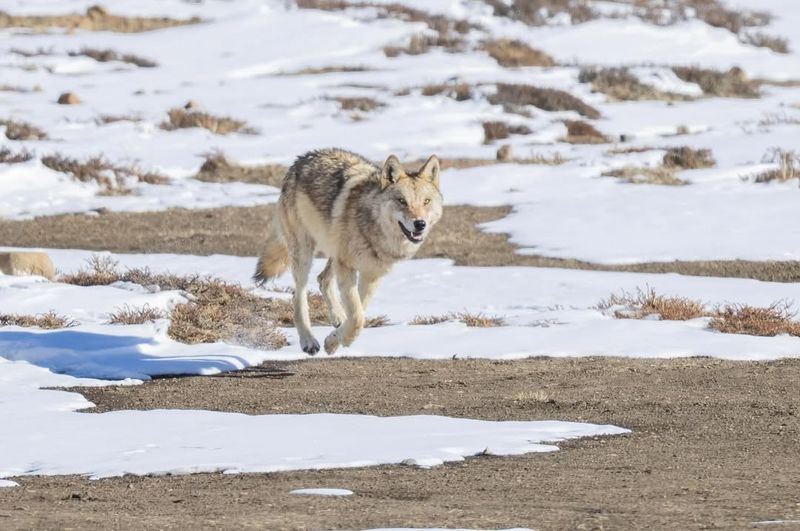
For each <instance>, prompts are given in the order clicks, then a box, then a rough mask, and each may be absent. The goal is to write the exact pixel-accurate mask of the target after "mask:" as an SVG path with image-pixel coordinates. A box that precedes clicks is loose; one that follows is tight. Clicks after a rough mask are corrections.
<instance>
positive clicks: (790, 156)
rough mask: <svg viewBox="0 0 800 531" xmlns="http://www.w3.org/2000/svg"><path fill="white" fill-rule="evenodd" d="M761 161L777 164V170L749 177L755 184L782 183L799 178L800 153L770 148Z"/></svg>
mask: <svg viewBox="0 0 800 531" xmlns="http://www.w3.org/2000/svg"><path fill="white" fill-rule="evenodd" d="M763 161H764V162H772V163H777V164H778V168H776V169H771V170H766V171H763V172H761V173H759V174H757V175H755V176H753V177H751V179H752V180H753V181H755V182H757V183H768V182H772V181H779V182H782V181H788V180H790V179H794V178H795V177H800V153H798V152H796V151H793V150H787V149H781V148H772V149H770V150H769V151H768V152H767V154H766V155H764V158H763Z"/></svg>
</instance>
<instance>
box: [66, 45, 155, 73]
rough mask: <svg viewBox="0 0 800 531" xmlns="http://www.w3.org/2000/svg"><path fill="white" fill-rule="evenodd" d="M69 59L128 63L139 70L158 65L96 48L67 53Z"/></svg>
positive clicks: (140, 58)
mask: <svg viewBox="0 0 800 531" xmlns="http://www.w3.org/2000/svg"><path fill="white" fill-rule="evenodd" d="M69 55H70V56H71V57H78V56H84V57H91V58H92V59H94V60H95V61H98V62H100V63H107V62H109V61H120V62H123V63H128V64H132V65H136V66H138V67H141V68H153V67H156V66H158V63H156V62H155V61H151V60H150V59H145V58H144V57H139V56H137V55H133V54H120V53H118V52H116V51H114V50H111V49H104V50H101V49H98V48H83V49H81V51H79V52H69Z"/></svg>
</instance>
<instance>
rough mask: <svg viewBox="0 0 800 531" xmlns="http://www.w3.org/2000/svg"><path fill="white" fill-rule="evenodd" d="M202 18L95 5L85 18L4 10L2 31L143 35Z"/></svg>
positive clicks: (2, 13) (0, 22) (0, 21)
mask: <svg viewBox="0 0 800 531" xmlns="http://www.w3.org/2000/svg"><path fill="white" fill-rule="evenodd" d="M199 22H200V19H199V18H197V17H192V18H190V19H186V20H177V19H173V18H168V17H127V16H118V15H111V14H109V13H108V12H107V11H106V10H105V8H103V7H101V6H92V7H90V8H88V9H87V10H86V13H85V14H83V15H79V14H73V15H10V14H8V13H6V12H3V11H0V28H27V29H31V30H33V31H44V30H47V29H50V28H64V29H66V30H68V31H72V30H83V31H114V32H119V33H139V32H143V31H152V30H157V29H163V28H172V27H175V26H183V25H186V24H197V23H199Z"/></svg>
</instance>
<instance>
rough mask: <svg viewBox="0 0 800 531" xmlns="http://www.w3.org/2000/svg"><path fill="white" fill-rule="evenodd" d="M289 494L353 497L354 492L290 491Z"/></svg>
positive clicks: (326, 490)
mask: <svg viewBox="0 0 800 531" xmlns="http://www.w3.org/2000/svg"><path fill="white" fill-rule="evenodd" d="M289 494H298V495H300V496H352V494H353V491H352V490H347V489H323V488H313V489H295V490H293V491H290V492H289Z"/></svg>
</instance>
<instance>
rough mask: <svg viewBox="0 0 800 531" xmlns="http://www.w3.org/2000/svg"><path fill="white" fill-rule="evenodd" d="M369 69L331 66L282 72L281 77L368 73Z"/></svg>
mask: <svg viewBox="0 0 800 531" xmlns="http://www.w3.org/2000/svg"><path fill="white" fill-rule="evenodd" d="M368 71H369V68H367V67H365V66H347V65H331V66H319V67H312V66H309V67H307V68H301V69H300V70H293V71H290V72H282V73H280V74H277V75H280V76H316V75H322V74H336V73H350V72H368Z"/></svg>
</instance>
